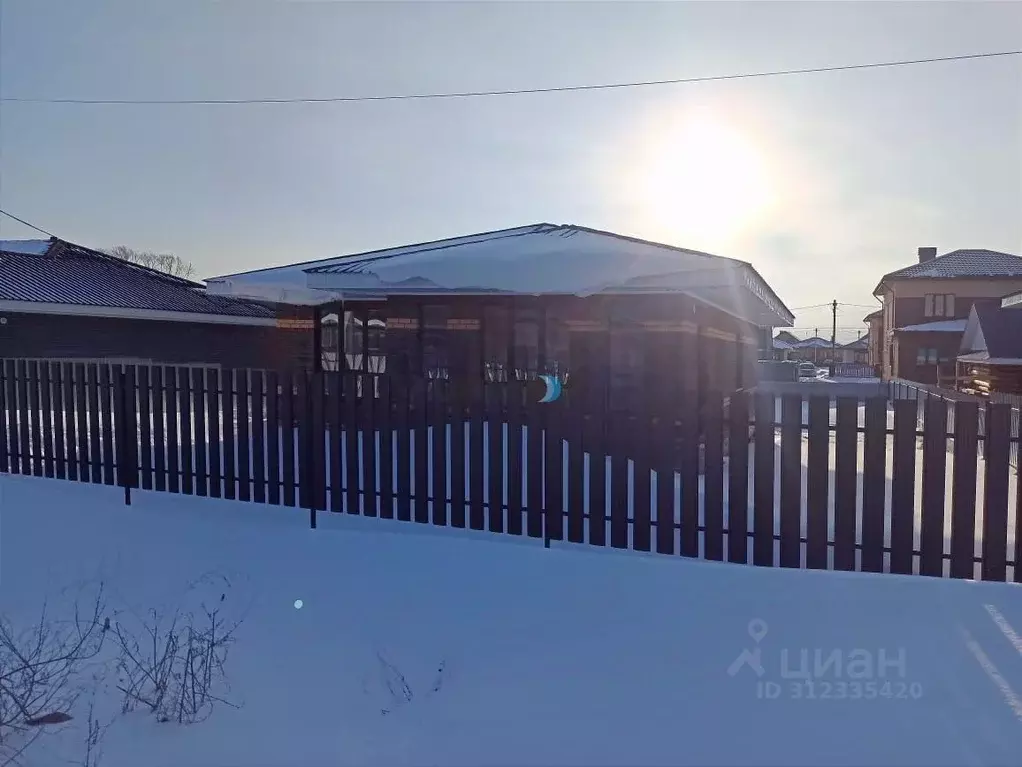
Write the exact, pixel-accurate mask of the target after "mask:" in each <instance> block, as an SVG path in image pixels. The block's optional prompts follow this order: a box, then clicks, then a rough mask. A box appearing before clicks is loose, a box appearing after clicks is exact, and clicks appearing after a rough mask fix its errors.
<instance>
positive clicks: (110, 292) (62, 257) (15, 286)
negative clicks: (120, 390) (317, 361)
mask: <svg viewBox="0 0 1022 767" xmlns="http://www.w3.org/2000/svg"><path fill="white" fill-rule="evenodd" d="M312 337H313V332H312V329H311V322H310V321H308V320H303V319H302V317H301V316H299V313H298V312H296V311H294V310H292V309H291V308H289V307H286V306H282V305H275V304H272V303H269V302H255V301H245V300H239V299H236V298H230V297H225V296H214V295H209V294H207V293H206V290H205V288H204V287H203V286H202V285H201V284H199V283H195V282H191V281H190V280H185V279H181V278H178V277H172V276H170V275H167V274H164V273H162V272H158V271H154V270H152V269H147V268H145V267H143V266H139V265H137V264H131V263H128V262H127V261H124V260H122V259H119V258H115V257H114V256H110V255H108V254H106V253H101V252H99V251H96V250H92V249H90V248H86V247H83V246H81V245H75V244H73V243H70V242H66V241H64V240H59V239H56V238H52V239H49V240H5V241H0V358H8V359H10V358H25V359H37V360H64V361H72V360H77V361H85V360H102V361H106V362H111V363H120V364H132V363H134V364H149V363H156V364H167V365H206V366H222V367H237V368H242V367H255V368H274V369H282V368H292V367H307V366H308V364H309V360H310V359H311V354H312Z"/></svg>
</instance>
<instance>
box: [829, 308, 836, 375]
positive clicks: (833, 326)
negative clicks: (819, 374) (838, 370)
mask: <svg viewBox="0 0 1022 767" xmlns="http://www.w3.org/2000/svg"><path fill="white" fill-rule="evenodd" d="M830 309H831V315H832V317H833V319H832V321H831V326H830V377H831V378H833V377H834V360H835V358H836V357H837V299H836V298H835V299H834V301H833V302H832V303H831V305H830Z"/></svg>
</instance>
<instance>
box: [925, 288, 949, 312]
mask: <svg viewBox="0 0 1022 767" xmlns="http://www.w3.org/2000/svg"><path fill="white" fill-rule="evenodd" d="M923 314H925V315H926V316H927V317H954V316H955V297H954V295H953V294H951V293H927V294H926V296H925V297H924V298H923Z"/></svg>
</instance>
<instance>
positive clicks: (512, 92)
mask: <svg viewBox="0 0 1022 767" xmlns="http://www.w3.org/2000/svg"><path fill="white" fill-rule="evenodd" d="M1020 54H1022V50H1018V51H994V52H989V53H968V54H963V55H961V56H934V57H931V58H926V59H904V60H900V61H878V62H870V63H866V64H844V65H840V66H829V67H808V68H803V69H777V70H772V71H759V72H744V73H741V74H731V75H711V76H707V77H678V78H671V79H668V80H639V81H634V82H624V83H595V84H589V85H561V86H551V87H544V88H515V89H508V90H481V91H440V92H433V93H404V94H389V95H378V96H331V97H324V98H255V99H72V98H67V99H48V98H21V97H14V96H4V97H0V101H12V102H21V103H35V104H150V105H156V104H162V105H184V104H194V105H203V104H205V105H213V104H217V105H239V104H330V103H349V102H357V101H412V100H427V99H466V98H479V97H483V96H522V95H527V94H535V93H569V92H573V91H597V90H613V89H621V88H646V87H652V86H657V85H683V84H688V83H706V82H716V81H721V80H747V79H751V78H759V77H783V76H788V75H808V74H819V73H822V72H847V71H850V70H858V69H881V68H888V67H903V66H911V65H916V64H935V63H938V62H947V61H966V60H970V59H990V58H996V57H1001V56H1018V55H1020Z"/></svg>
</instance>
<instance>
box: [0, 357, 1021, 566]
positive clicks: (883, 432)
mask: <svg viewBox="0 0 1022 767" xmlns="http://www.w3.org/2000/svg"><path fill="white" fill-rule="evenodd" d="M537 387H538V388H537ZM542 387H543V385H542V384H541V383H540V382H536V381H510V382H508V381H502V382H493V381H489V382H487V381H485V380H484V379H483V377H482V376H480V378H479V380H476V381H461V382H453V381H450V380H446V379H427V378H417V379H406V380H398V379H394V378H392V377H388V376H382V375H381V376H375V375H373V374H370V373H352V372H346V373H315V374H306V373H298V374H291V373H288V372H273V371H253V370H221V369H216V368H208V369H204V368H195V367H180V368H178V367H165V366H135V365H97V364H83V363H47V362H42V363H41V362H37V361H24V360H4V361H2V364H0V472H6V473H12V474H27V475H31V476H39V477H53V478H58V479H67V480H75V481H82V482H92V483H100V484H107V485H116V486H120V487H123V488H124V489H125V498H126V500H127V501H128V502H130V498H131V491H132V489H134V488H142V489H145V490H156V491H163V492H170V493H179V494H184V495H197V496H212V497H217V498H227V499H235V500H240V501H250V502H255V503H270V504H280V505H284V506H290V507H300V508H303V509H305V510H307V511H308V512H309V516H310V523H311V524H312V525H313V526H315V524H316V520H317V515H318V514H319V513H320V512H325V511H331V512H338V513H346V514H361V515H365V516H370V517H382V518H388V519H397V520H403V521H408V522H412V523H419V524H430V525H435V526H443V527H448V526H449V527H459V528H466V527H467V528H470V529H475V530H488V531H490V532H493V533H501V534H510V535H524V536H529V537H533V538H538V539H544V540H545V541H547V542H548V543H549V542H551V541H568V542H572V543H578V544H588V545H592V546H610V547H613V548H620V549H634V550H638V551H653V552H658V553H660V554H664V555H682V556H688V557H702V558H705V559H711V560H723V561H730V562H741V563H750V564H754V565H761V566H781V567H805V568H813V569H837V570H863V571H872V572H893V573H919V574H923V575H936V576H949V577H961V578H973V577H976V578H982V579H985V580H997V581H1004V580H1009V579H1010V580H1015V581H1022V566H1019V565H1016V563H1020V562H1022V556H1020V555H1022V540H1020V539H1019V538H1018V537H1017V534H1016V531H1017V529H1018V527H1019V518H1018V514H1019V512H1018V509H1019V504H1018V503H1017V497H1018V494H1019V493H1020V492H1022V486H1020V484H1019V482H1018V477H1017V475H1016V473H1015V472H1013V471H1011V469H1010V465H1009V464H1010V461H1011V459H1012V456H1013V455H1014V454H1017V443H1018V428H1017V418H1016V420H1014V421H1013V420H1012V413H1013V412H1014V411H1013V409H1012V408H1011V407H1010V406H1009V405H1006V404H1001V403H983V404H981V403H977V402H964V401H956V402H954V403H949V402H947V401H946V400H944V399H942V398H940V397H936V396H932V397H928V398H923V399H921V400H920V399H906V398H900V399H899V398H893V399H890V400H889V399H888V398H887V397H883V396H879V397H868V398H865V399H860V398H858V397H845V396H838V397H831V396H829V395H828V394H826V393H824V392H825V391H826V389H825V388H821V389H820V392H821V393H820V394H814V395H809V396H802V395H801V394H797V393H795V394H783V395H780V396H776V395H774V394H771V393H763V392H759V393H747V392H739V393H737V394H735V395H733V396H731V397H730V398H729V399H727V400H725V399H724V398H722V397H721V396H720V395H719V394H718V395H714V394H708V395H705V396H704V399H703V401H702V406H701V407H699V408H693V407H690V406H688V405H687V403H686V401H685V399H684V395H683V393H678V392H651V393H649V394H648V396H647V397H646V398H645V399H644V400H643V401H642V402H641V403H637V404H636V406H635V407H632V408H631V409H627V408H626V409H616V410H609V409H607V408H606V407H604V402H605V399H604V393H601V392H589V391H586V390H584V389H582V388H580V387H577V386H576V387H571V386H568V387H566V388H565V390H564V393H563V395H562V397H561V398H560V399H559V400H557V401H556V402H553V403H549V404H540V403H538V400H539V395H540V393H541V392H540V390H541V389H542ZM363 393H365V395H366V396H363ZM370 393H371V394H370ZM920 403H922V404H920Z"/></svg>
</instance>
